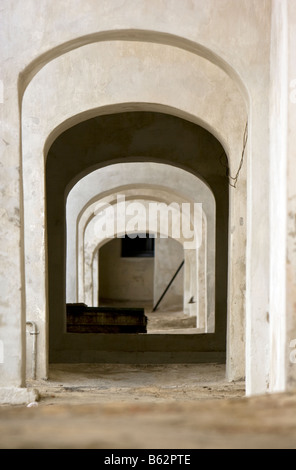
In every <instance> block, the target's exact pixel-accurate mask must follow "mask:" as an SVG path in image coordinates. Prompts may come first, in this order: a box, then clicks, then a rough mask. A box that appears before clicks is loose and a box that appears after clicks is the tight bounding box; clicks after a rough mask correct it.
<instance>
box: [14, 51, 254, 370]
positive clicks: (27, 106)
mask: <svg viewBox="0 0 296 470" xmlns="http://www.w3.org/2000/svg"><path fill="white" fill-rule="evenodd" d="M105 46H106V45H104V51H103V52H104V54H105V52H106V50H107V48H106V47H105ZM115 46H117V45H114V43H112V44H111V43H110V44H109V45H108V47H111V48H112V49H114V47H115ZM125 46H129V44H128V43H127V42H126V43H125V44H124V46H123V45H121V46H120V47H125ZM98 47H100V46H99V45H98V44H97V45H94V44H93V45H92V47H91V48H90V49H88V52H90V54H94V53H95V52H97V48H98ZM133 47H136V48H143V47H146V46H143V45H141V46H140V45H139V44H137V45H135V44H133ZM153 47H156V46H153ZM161 47H163V46H161ZM115 50H116V49H115ZM164 51H165V49H163V52H164ZM81 52H82V51H80V50H75V51H72V52H71V56H69V55H67V57H64V56H61V57H59V58H58V59H56V60H54V61H52V62H51V63H50V64H49V68H47V74H46V80H47V79H48V76H49V75H48V74H49V73H51V72H50V71H49V69H50V68H52V67H53V69H56V70H55V71H54V76H57V75H58V74H59V73H60V72H58V68H60V67H62V69H64V65H63V62H64V60H68V59H70V60H72V59H74V60H75V61H76V60H77V59H78V57H75V56H77V54H78V55H79V54H80V53H81ZM85 52H86V50H84V51H83V53H84V54H85ZM174 54H178V52H177V50H175V49H174ZM84 57H85V56H84ZM112 57H113V58H115V55H112ZM163 57H165V56H163ZM180 57H181V56H180ZM193 57H196V58H197V56H193ZM170 59H171V57H170ZM174 59H176V62H175V60H174V63H175V64H177V63H178V60H179V59H178V58H177V57H174ZM201 60H204V59H200V58H199V59H198V60H197V63H196V64H192V66H193V67H196V68H195V73H194V74H193V75H194V76H195V78H196V80H198V78H197V76H196V71H198V70H201V69H202V70H203V74H204V73H206V74H209V75H210V76H211V74H212V76H211V78H210V81H213V80H214V81H215V80H217V73H218V76H219V80H218V81H219V82H220V84H219V89H220V86H221V83H222V81H223V80H224V86H223V93H224V94H223V93H222V94H221V93H220V94H219V93H218V94H215V93H214V95H213V94H211V92H212V90H210V89H209V90H208V92H209V93H210V94H211V96H210V98H209V99H211V100H214V102H215V106H216V107H217V109H219V107H220V108H221V110H222V108H223V113H224V114H225V112H227V113H229V112H230V110H231V109H233V110H234V109H235V110H236V112H237V110H238V109H240V112H239V113H238V116H239V119H237V117H236V119H235V120H233V119H231V120H219V119H218V120H216V121H215V119H216V118H218V115H219V113H215V115H212V114H211V115H209V112H208V111H209V109H210V108H209V106H208V103H206V102H205V100H204V99H205V95H203V100H201V101H200V102H199V103H198V109H196V107H195V105H196V101H194V100H192V97H190V96H189V95H190V94H191V93H194V91H193V90H196V87H194V89H193V88H192V89H191V88H190V87H188V88H186V90H187V92H189V95H188V96H185V95H182V100H183V105H182V104H181V103H178V100H180V99H181V96H180V95H176V93H172V91H173V90H172V89H169V88H166V89H163V90H160V89H159V88H157V85H156V83H155V85H156V88H155V90H156V89H157V90H158V92H160V91H161V93H162V98H161V100H160V101H161V103H160V104H158V103H157V104H151V103H149V102H146V103H145V102H143V103H142V104H139V102H138V101H139V98H141V99H143V98H144V100H147V98H148V97H147V98H145V96H144V95H145V91H144V90H148V87H146V86H145V80H142V79H143V78H144V77H145V75H143V73H142V72H143V71H141V72H140V74H141V90H138V91H137V88H136V87H133V91H132V95H133V103H132V104H129V103H127V101H125V103H127V104H125V103H124V102H122V103H121V104H119V105H117V107H116V105H114V106H113V108H112V106H110V105H106V106H105V108H104V106H102V104H103V103H102V102H101V97H102V96H101V95H100V104H101V108H100V110H99V108H93V107H92V106H93V103H94V101H93V100H94V96H93V95H92V96H89V98H88V97H87V96H86V95H84V98H83V100H81V99H79V101H77V103H76V104H78V107H79V108H80V113H78V114H76V117H74V118H73V119H72V118H71V116H73V113H75V111H74V108H73V105H74V104H75V101H74V102H73V101H72V103H71V104H72V109H71V111H70V114H69V119H70V121H69V120H68V119H67V115H66V114H67V112H68V111H67V112H66V114H64V111H63V112H62V115H60V116H57V114H56V113H55V114H54V115H53V116H52V117H53V119H51V118H50V117H49V115H48V114H47V119H46V125H45V127H48V129H47V130H45V128H44V127H43V123H42V122H41V121H42V119H41V121H39V122H38V125H37V127H38V132H37V133H38V139H37V140H38V142H37V140H36V141H35V144H34V146H35V151H34V155H38V154H39V152H40V150H41V149H42V148H43V144H44V141H45V140H46V141H47V143H46V145H45V154H47V150H48V147H49V145H50V143H52V141H53V139H54V137H55V136H56V135H57V134H58V133H60V132H62V130H63V128H64V129H65V127H66V128H67V127H69V126H70V125H71V124H73V123H74V122H75V120H77V121H79V120H81V119H83V118H84V119H85V117H90V116H94V115H98V114H103V115H104V114H106V113H108V112H110V111H113V112H117V113H118V112H119V111H120V110H122V109H125V110H128V111H129V112H130V111H132V110H135V109H145V110H155V109H157V110H163V111H166V112H172V113H173V114H175V115H178V114H179V115H182V116H183V117H185V116H188V118H189V119H190V120H191V121H195V122H200V123H203V124H204V126H205V127H207V128H209V129H210V128H212V129H213V130H214V134H216V135H219V136H221V141H222V142H225V143H226V142H227V144H225V145H226V147H227V149H228V150H229V152H230V153H232V154H233V156H235V159H237V156H238V154H239V152H238V149H239V148H240V147H241V135H239V134H243V128H244V126H245V105H244V101H243V99H242V98H241V96H240V92H239V91H238V90H237V88H236V85H234V84H233V82H232V80H231V79H229V77H228V76H227V75H226V74H225V73H224V72H222V70H221V69H219V68H217V67H216V66H214V65H213V64H211V65H210V64H209V63H208V62H207V61H205V62H204V65H205V67H204V66H203V65H202V67H201V63H200V61H201ZM91 64H92V62H89V65H91ZM93 65H94V68H93V72H94V73H96V70H95V68H96V63H95V62H94V63H93ZM128 65H129V64H128V63H127V62H126V67H127V73H128V74H130V73H131V72H132V68H129V67H128ZM150 65H151V64H150ZM56 67H57V68H56ZM158 67H159V64H158ZM180 70H181V69H180ZM89 72H90V70H89ZM166 72H167V69H166ZM166 72H165V73H166ZM137 73H139V71H137V72H135V75H134V76H137ZM182 73H183V72H181V75H182ZM91 75H92V73H91V72H90V73H89V74H88V76H87V77H85V78H86V81H85V82H84V86H85V89H84V90H85V92H86V91H87V90H90V88H89V87H88V84H87V81H88V80H89V79H90V77H91ZM62 76H63V75H62ZM62 76H61V82H60V84H61V83H62V82H63V78H62ZM115 76H116V74H115ZM64 78H65V77H64ZM80 78H81V77H80ZM159 78H160V79H161V80H162V78H163V77H159ZM183 78H184V76H182V77H181V76H180V79H181V81H182V79H183ZM43 79H45V75H44V76H43V71H42V70H41V71H40V72H39V73H38V74H37V75H36V76H35V77H34V79H33V80H32V82H31V83H30V85H29V87H28V88H27V90H26V93H25V96H24V101H23V131H24V133H23V135H24V139H23V156H24V162H26V164H25V165H24V175H25V178H24V181H25V197H26V200H27V203H26V207H25V214H26V213H30V214H31V215H32V214H34V213H36V210H37V211H39V209H37V205H36V202H37V201H36V200H34V198H32V197H31V194H32V192H31V190H32V187H34V188H36V189H37V187H36V184H38V185H39V187H38V191H39V194H43V193H44V191H43V188H42V185H41V186H40V184H39V183H37V182H35V183H33V181H32V178H34V174H32V173H30V171H29V168H30V165H31V159H30V155H33V154H32V153H31V150H32V144H33V142H32V140H30V139H29V141H28V140H27V138H26V136H29V135H30V134H31V132H32V130H33V129H32V124H33V127H34V125H35V124H34V123H32V121H31V118H30V117H29V116H31V115H32V114H33V115H34V114H38V112H37V110H36V107H35V105H36V103H35V102H34V98H33V96H32V94H33V95H35V93H36V94H38V91H37V90H38V86H40V85H41V83H42V80H43ZM146 79H147V80H148V81H149V74H148V75H147V77H146ZM201 80H204V75H203V77H202V79H201ZM177 81H178V80H177ZM139 83H140V82H139ZM195 85H196V83H195ZM36 86H37V88H36ZM53 86H55V85H54V84H53ZM62 88H63V87H60V86H59V91H58V90H56V91H57V93H56V94H55V95H53V96H55V99H57V102H59V104H60V103H61V102H62V101H63V99H65V100H66V95H63V96H61V95H60V94H59V92H60V91H61V90H62ZM70 88H71V87H70ZM66 89H68V85H67V88H66ZM66 89H65V92H66ZM121 89H122V88H121ZM150 91H151V90H150ZM220 91H221V89H220ZM83 93H84V92H83ZM143 93H144V94H143ZM166 94H167V97H166V96H165V95H166ZM105 96H107V95H105ZM113 97H114V98H116V97H115V95H113ZM80 98H81V97H80ZM97 98H99V96H98V97H97ZM125 98H126V99H127V100H130V96H128V94H127V95H126V96H125ZM159 98H160V97H159ZM159 98H158V95H157V93H156V95H155V100H156V101H159ZM46 99H47V97H46ZM89 99H91V103H92V104H91V106H90V105H89V104H87V102H88V100H89ZM150 99H151V98H150ZM148 101H150V100H148ZM52 105H53V103H52V102H51V106H52ZM81 105H83V106H82V107H81ZM172 105H173V106H172ZM39 107H40V103H38V108H39ZM46 107H47V105H46V104H45V103H44V107H42V108H44V109H45V108H46ZM194 107H195V109H194ZM53 108H54V106H53ZM53 108H52V109H53ZM82 108H84V109H86V108H87V109H88V110H87V111H83V109H82ZM182 108H183V109H182ZM190 108H192V109H191V111H192V113H191V112H190ZM33 109H34V111H33ZM61 109H62V108H61ZM77 110H78V108H77ZM180 110H181V111H180ZM188 111H189V112H188ZM25 116H27V117H25ZM229 116H230V114H229ZM57 120H58V121H60V122H61V121H62V122H64V124H61V125H59V124H58V121H57ZM230 122H231V123H232V124H233V123H235V127H236V129H237V132H233V125H232V124H231V126H230V127H228V128H227V126H228V124H229V123H230ZM36 123H37V121H36ZM226 124H227V125H226ZM221 125H222V128H221ZM223 126H224V128H223ZM49 127H51V129H52V131H51V132H48V130H49ZM36 130H37V128H36ZM33 133H35V130H33ZM36 135H37V134H36ZM45 136H47V137H45ZM48 136H49V137H48ZM44 137H45V139H44ZM27 144H29V145H30V150H29V153H28V151H27V150H26V149H28V147H27ZM40 144H41V146H40ZM38 148H39V150H38ZM41 151H42V150H41ZM144 158H145V157H144ZM235 159H232V158H230V157H229V161H230V162H232V163H231V165H230V166H231V167H234V166H235V163H234V160H235ZM36 163H37V162H36ZM37 167H38V164H37ZM41 171H42V170H41ZM226 179H227V178H226ZM243 181H244V177H243V172H242V173H241V182H242V183H243ZM74 182H75V181H74V180H73V182H72V183H71V184H73V183H74ZM241 188H242V200H244V196H243V193H244V191H245V186H244V184H242V186H241ZM237 193H238V192H237ZM41 200H42V197H41ZM235 200H236V198H235V199H234V201H235ZM237 201H238V206H237V209H239V214H240V215H241V214H242V212H241V207H242V206H241V203H240V202H239V199H237ZM38 204H39V202H38ZM34 206H35V207H34ZM235 207H236V205H235V204H232V205H231V213H232V216H234V214H235V213H236V209H235ZM237 215H238V214H237ZM242 219H243V218H242ZM25 220H27V219H26V218H25ZM224 222H226V221H224ZM25 226H26V230H25V234H26V235H25V239H26V252H27V254H29V253H30V252H31V249H33V250H34V248H33V247H34V246H36V244H37V243H38V242H37V238H38V237H40V236H41V239H42V238H43V235H42V230H41V231H36V230H35V231H34V233H30V228H29V226H28V225H25ZM243 230H244V228H242V229H241V231H243ZM43 233H45V232H43ZM36 237H37V238H36ZM41 239H40V240H39V241H40V242H41V246H42V244H43V242H42V241H41ZM243 239H244V238H242V239H241V240H242V241H243ZM236 247H237V245H236ZM231 260H232V263H233V264H234V265H235V264H236V261H235V259H234V258H233V257H232V258H231ZM39 261H41V263H43V261H44V259H43V258H42V257H41V258H40V257H39ZM39 261H38V260H37V259H36V263H38V262H39ZM33 265H35V261H34V260H33V258H32V259H31V260H28V263H27V266H26V279H27V286H28V289H27V309H28V310H30V311H36V308H33V305H36V300H37V299H36V295H35V294H33V293H32V292H31V290H30V285H32V283H31V280H30V279H32V277H34V269H33V270H32V269H31V267H32V266H33ZM42 271H43V268H41V271H40V272H42ZM231 272H232V271H231ZM242 274H243V273H242ZM243 277H244V274H243ZM241 280H242V279H240V277H237V276H234V277H233V282H231V283H230V292H231V291H232V289H233V288H234V284H235V283H240V282H241ZM40 281H41V282H40ZM37 283H38V286H37V289H35V290H34V292H36V291H37V292H38V297H39V300H37V305H39V306H38V308H37V312H38V311H44V310H45V311H46V302H45V300H46V295H45V290H44V285H42V278H39V279H38V281H37ZM35 287H36V284H35ZM230 299H232V295H231V294H230ZM44 302H45V304H44ZM231 302H232V300H231ZM231 302H230V303H229V305H230V307H231ZM233 305H235V308H236V309H237V308H239V310H241V308H243V306H244V301H243V299H240V307H239V306H238V305H239V302H238V299H235V302H234V303H233ZM241 312H243V310H241ZM230 315H231V316H233V320H232V321H234V323H237V325H236V327H235V329H236V330H237V329H239V330H240V331H241V332H242V331H243V328H244V327H243V320H242V317H241V316H238V315H234V312H233V309H231V308H230ZM37 316H38V318H39V321H41V323H42V321H43V320H42V319H41V317H40V315H39V314H38V313H37ZM229 318H230V317H229ZM44 328H46V321H45V322H44V327H43V328H41V330H42V331H44ZM223 328H224V327H223ZM45 331H46V330H45ZM45 331H44V334H43V333H42V335H41V336H40V349H41V350H42V349H43V351H44V357H45V358H46V354H47V353H46V333H45ZM237 338H241V339H242V338H243V334H239V335H237ZM229 344H230V350H231V343H229ZM238 347H240V346H239V345H238V341H237V340H236V350H237V348H238ZM241 347H242V348H244V343H243V342H242V343H241ZM44 348H45V349H44ZM220 348H221V346H220ZM235 354H236V353H235ZM235 354H232V353H231V352H229V355H228V356H229V357H232V358H234V357H235ZM41 357H42V354H41ZM41 362H42V361H41ZM230 363H231V366H230V367H229V376H231V375H232V374H234V375H236V374H237V376H238V375H239V376H241V372H238V370H239V369H241V364H242V362H241V361H238V362H236V361H235V359H234V360H231V361H230V362H229V364H230ZM45 364H46V362H45ZM234 364H236V365H234ZM236 367H237V368H238V369H237V370H236ZM235 370H236V372H234V371H235ZM230 371H232V372H230ZM42 375H46V374H42Z"/></svg>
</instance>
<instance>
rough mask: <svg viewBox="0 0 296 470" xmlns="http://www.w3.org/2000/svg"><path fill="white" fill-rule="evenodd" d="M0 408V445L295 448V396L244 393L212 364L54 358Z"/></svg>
mask: <svg viewBox="0 0 296 470" xmlns="http://www.w3.org/2000/svg"><path fill="white" fill-rule="evenodd" d="M28 386H29V387H36V388H37V389H38V390H39V394H40V397H39V401H38V403H33V404H31V405H30V406H27V405H23V406H7V405H6V406H1V407H0V448H2V449H32V448H33V449H117V450H118V449H175V450H176V449H216V448H219V449H241V448H244V449H263V448H264V449H265V448H267V449H278V448H281V449H282V448H286V449H295V448H296V394H279V395H266V396H260V397H252V398H245V397H244V383H243V382H239V383H229V382H227V381H226V380H225V368H224V366H222V365H218V364H208V365H207V364H200V365H198V364H184V365H151V366H150V365H146V366H142V365H141V366H136V365H119V364H117V365H111V364H105V365H104V364H80V365H77V364H76V365H74V364H68V365H63V364H57V365H52V366H51V368H50V377H49V380H47V381H30V382H28Z"/></svg>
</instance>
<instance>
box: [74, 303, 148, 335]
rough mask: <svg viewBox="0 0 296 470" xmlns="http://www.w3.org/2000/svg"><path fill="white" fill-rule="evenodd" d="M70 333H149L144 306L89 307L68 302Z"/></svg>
mask: <svg viewBox="0 0 296 470" xmlns="http://www.w3.org/2000/svg"><path fill="white" fill-rule="evenodd" d="M67 332H68V333H103V334H114V333H116V334H117V333H147V317H146V315H145V310H144V309H143V308H117V307H88V306H87V305H85V304H67Z"/></svg>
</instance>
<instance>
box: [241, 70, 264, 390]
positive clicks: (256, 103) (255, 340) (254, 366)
mask: <svg viewBox="0 0 296 470" xmlns="http://www.w3.org/2000/svg"><path fill="white" fill-rule="evenodd" d="M266 73H267V72H266ZM260 80H261V81H260V85H261V90H260V86H258V90H257V93H255V94H254V95H253V96H252V97H251V112H250V118H249V131H248V134H249V140H248V153H247V154H248V188H247V192H248V198H247V199H248V203H247V224H248V226H247V233H248V237H247V239H248V243H247V279H246V393H247V395H256V394H261V393H266V391H267V390H268V388H269V354H270V345H269V300H270V297H269V273H270V259H269V234H270V220H269V99H268V94H269V90H268V89H266V83H268V77H264V76H262V77H260ZM258 85H259V83H258Z"/></svg>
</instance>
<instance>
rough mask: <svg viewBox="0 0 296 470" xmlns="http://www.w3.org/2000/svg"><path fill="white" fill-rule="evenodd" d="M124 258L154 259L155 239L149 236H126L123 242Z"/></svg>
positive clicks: (144, 234)
mask: <svg viewBox="0 0 296 470" xmlns="http://www.w3.org/2000/svg"><path fill="white" fill-rule="evenodd" d="M121 256H122V258H154V238H150V236H149V234H147V233H141V234H131V235H125V237H123V238H122V241H121Z"/></svg>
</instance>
